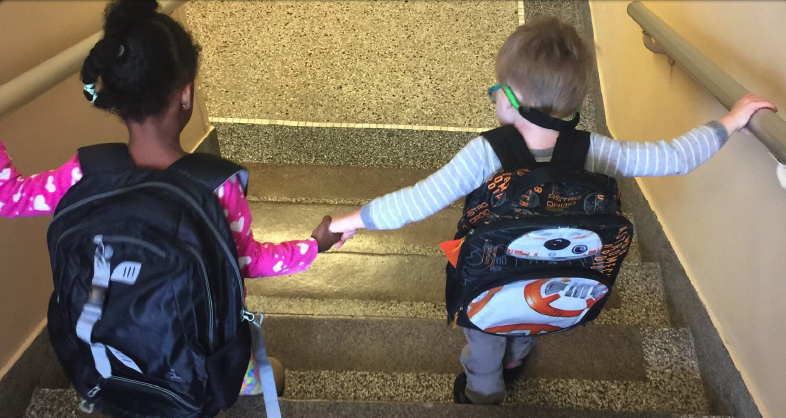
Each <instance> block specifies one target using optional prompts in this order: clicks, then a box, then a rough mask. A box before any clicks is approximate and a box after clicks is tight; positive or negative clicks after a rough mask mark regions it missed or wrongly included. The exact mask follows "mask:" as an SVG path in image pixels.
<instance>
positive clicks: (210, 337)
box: [183, 245, 215, 353]
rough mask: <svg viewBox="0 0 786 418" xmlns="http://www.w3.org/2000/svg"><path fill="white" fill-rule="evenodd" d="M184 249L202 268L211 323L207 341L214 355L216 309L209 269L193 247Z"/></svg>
mask: <svg viewBox="0 0 786 418" xmlns="http://www.w3.org/2000/svg"><path fill="white" fill-rule="evenodd" d="M183 247H184V248H185V249H186V250H188V252H190V253H191V254H193V255H194V258H195V259H196V260H197V261H198V262H199V266H200V267H201V268H202V278H203V279H204V282H205V291H206V292H207V305H208V318H209V321H210V322H209V326H208V328H207V329H208V335H207V340H208V344H209V345H210V352H211V353H213V351H214V350H215V346H214V341H213V334H214V332H213V328H214V326H215V325H214V322H213V316H214V312H215V309H214V308H213V292H212V291H211V290H210V280H209V279H208V275H207V267H205V262H204V260H202V257H200V255H199V253H197V251H196V250H195V249H194V248H193V247H191V246H189V245H184V246H183Z"/></svg>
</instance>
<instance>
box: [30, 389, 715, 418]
mask: <svg viewBox="0 0 786 418" xmlns="http://www.w3.org/2000/svg"><path fill="white" fill-rule="evenodd" d="M79 401H80V397H79V395H78V394H77V393H76V392H75V391H74V390H73V389H36V391H35V393H34V395H33V398H32V400H31V402H30V406H29V408H28V409H27V412H26V414H25V418H55V417H56V418H75V417H76V404H77V403H78V402H79ZM280 402H281V411H282V415H283V416H285V417H320V418H367V417H390V418H518V417H522V416H525V417H529V418H607V417H608V418H629V417H630V418H730V417H722V416H703V415H702V416H699V415H691V416H690V417H688V416H687V415H677V414H669V413H657V412H640V413H634V414H631V413H630V412H614V411H597V410H595V411H592V410H589V411H578V410H571V409H553V408H536V407H529V406H507V407H495V406H472V407H467V406H463V405H454V404H450V403H433V402H427V403H417V402H397V403H392V402H377V401H367V402H353V401H341V400H296V399H287V398H285V399H281V401H280ZM264 411H265V406H264V399H263V397H261V396H248V397H245V396H244V397H240V398H239V399H238V401H237V403H235V406H233V407H232V408H231V409H229V410H227V411H224V412H223V413H221V414H220V415H219V417H220V418H251V417H260V418H261V417H264V416H266V415H265V412H264Z"/></svg>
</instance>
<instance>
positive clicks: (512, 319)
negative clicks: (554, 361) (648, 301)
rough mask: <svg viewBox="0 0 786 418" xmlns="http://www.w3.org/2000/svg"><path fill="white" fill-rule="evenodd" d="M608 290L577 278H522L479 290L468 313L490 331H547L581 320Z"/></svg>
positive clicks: (539, 332) (510, 332)
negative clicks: (479, 292) (483, 290)
mask: <svg viewBox="0 0 786 418" xmlns="http://www.w3.org/2000/svg"><path fill="white" fill-rule="evenodd" d="M607 293H608V288H607V287H606V286H605V285H603V284H602V283H599V282H597V281H595V280H591V279H585V278H580V277H557V278H548V279H536V280H521V281H518V282H513V283H509V284H506V285H504V286H499V287H495V288H493V289H490V290H488V291H486V292H483V293H481V294H480V295H478V297H477V298H475V299H474V300H473V301H472V302H471V303H470V304H469V309H468V310H467V316H468V317H469V320H470V322H472V323H473V324H474V325H475V326H477V327H478V328H480V329H482V330H483V331H485V332H489V333H494V334H514V335H515V334H523V335H536V334H541V333H550V332H556V331H560V330H562V329H565V328H568V327H570V326H572V325H575V324H576V323H578V322H579V321H581V318H583V317H584V315H585V314H586V313H587V311H588V310H589V309H590V308H591V307H592V306H593V305H595V303H597V302H598V301H599V300H601V299H602V298H603V297H604V296H605V295H606V294H607Z"/></svg>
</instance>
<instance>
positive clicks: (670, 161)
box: [330, 17, 777, 404]
mask: <svg viewBox="0 0 786 418" xmlns="http://www.w3.org/2000/svg"><path fill="white" fill-rule="evenodd" d="M594 69H595V56H594V51H593V49H592V47H591V46H590V45H589V44H588V43H587V42H586V41H584V40H583V39H582V38H581V37H580V36H579V35H578V34H577V33H576V30H575V29H574V28H573V27H571V26H569V25H567V24H565V23H562V22H560V21H559V20H558V19H556V18H553V17H543V18H538V19H533V20H531V21H530V22H528V23H527V24H526V25H523V26H520V27H519V28H518V29H516V31H515V32H514V33H513V34H512V35H511V36H510V37H509V38H508V39H507V40H506V41H505V43H504V45H503V46H502V48H501V49H500V51H499V54H498V55H497V64H496V75H497V81H498V82H499V84H498V85H496V86H494V87H492V88H490V89H489V97H490V99H491V101H492V103H495V104H496V114H497V118H498V120H499V122H500V124H502V125H513V126H514V127H515V128H516V129H517V130H518V132H519V133H520V134H521V135H522V136H523V137H524V138H525V139H524V141H525V143H526V146H527V147H528V148H529V150H530V151H531V153H532V155H533V156H534V157H535V159H536V160H537V161H539V162H543V161H549V160H550V159H551V155H552V152H553V149H554V145H555V143H556V139H557V137H558V135H559V132H558V131H556V130H552V129H547V128H544V127H541V126H539V125H537V124H535V123H533V122H530V120H529V119H528V118H525V117H524V114H525V113H527V109H535V110H537V111H540V112H542V113H543V114H545V116H546V117H547V118H548V117H549V116H550V117H551V118H564V117H567V116H570V115H572V114H573V113H574V112H575V109H577V108H578V107H579V106H580V105H581V103H582V102H583V100H584V96H585V95H586V92H587V87H588V84H589V82H590V80H591V77H592V75H593V71H594ZM761 108H769V109H772V110H773V111H777V109H776V108H775V106H774V105H773V104H771V103H769V102H768V101H767V100H766V99H764V98H762V97H759V96H754V95H746V96H745V97H743V98H742V99H741V100H740V101H739V102H737V103H736V104H735V105H734V107H733V108H732V110H731V111H730V112H729V113H728V114H727V115H726V116H724V117H722V118H721V119H719V120H718V121H712V122H709V123H707V124H706V125H703V126H701V127H698V128H696V129H693V130H691V131H690V132H688V133H686V134H685V135H683V136H681V137H678V138H675V139H672V140H671V141H658V142H648V143H640V142H628V141H615V140H613V139H611V138H607V137H604V136H602V135H598V134H594V133H593V134H592V135H591V141H590V149H589V152H588V154H587V158H586V163H585V168H586V170H588V171H593V172H598V173H603V174H606V175H609V176H667V175H675V174H686V173H688V172H690V171H691V170H693V169H695V168H696V167H698V166H699V165H701V164H703V163H704V162H706V161H707V160H708V159H709V158H710V157H711V156H712V155H713V154H714V153H715V152H717V151H718V150H719V149H720V148H721V147H722V146H723V145H724V144H725V143H726V141H727V139H728V137H729V135H730V134H732V133H733V132H736V131H738V130H740V129H742V128H743V127H744V126H745V125H746V124H747V123H748V120H749V119H750V117H751V115H753V113H754V112H756V111H757V110H758V109H761ZM501 168H502V165H501V163H500V161H499V159H498V158H497V156H496V154H495V152H494V150H493V149H492V147H491V145H490V144H489V142H488V141H487V140H486V139H485V138H483V137H482V136H481V137H478V138H476V139H474V140H472V141H471V142H470V143H469V144H468V145H467V146H466V147H465V148H464V149H462V150H461V151H460V152H459V153H458V154H457V155H456V156H455V157H454V158H453V160H452V161H451V162H450V163H448V164H447V165H446V166H444V167H442V168H441V169H440V170H439V171H437V172H436V173H434V174H433V175H431V176H429V177H428V178H426V179H424V180H422V181H420V182H419V183H417V184H416V185H415V186H413V187H408V188H404V189H401V190H399V191H396V192H393V193H390V194H388V195H385V196H383V197H380V198H377V199H375V200H374V201H372V202H371V203H370V204H368V205H366V206H364V207H363V208H361V209H360V210H359V211H358V212H355V213H354V214H352V215H349V216H346V217H344V218H340V219H336V220H334V221H333V223H332V224H331V226H330V229H331V231H332V232H341V233H344V241H346V239H348V238H350V237H351V236H352V235H353V234H354V233H355V232H356V231H357V230H358V229H360V228H368V229H397V228H400V227H402V226H404V225H406V224H408V223H410V222H415V221H419V220H422V219H424V218H426V217H428V216H431V215H433V214H434V213H436V212H438V211H439V210H441V209H443V208H445V207H447V206H448V205H450V204H451V203H453V202H454V201H456V200H457V199H459V198H461V197H463V196H465V195H467V194H468V193H471V192H472V191H473V190H474V189H476V188H478V187H479V186H480V185H481V184H483V182H485V181H486V180H488V179H489V178H491V177H492V176H493V175H494V174H495V173H497V172H498V171H499V170H500V169H501ZM338 246H340V245H337V247H338ZM449 283H450V282H449ZM448 293H450V292H448ZM448 302H449V301H448ZM464 333H465V335H466V337H467V341H468V344H467V346H466V347H465V348H464V351H463V352H462V354H461V363H462V365H463V366H464V370H465V372H466V373H462V374H460V375H459V376H458V377H457V378H456V382H455V385H454V399H455V401H456V402H457V403H474V404H496V403H500V402H502V400H503V399H504V398H505V383H506V381H508V382H509V381H510V380H512V379H513V378H515V376H517V375H518V374H519V372H520V370H521V369H522V367H523V360H524V359H525V358H526V356H527V355H528V354H529V352H530V351H531V350H532V347H533V345H534V339H533V338H532V337H529V336H517V337H505V336H497V335H491V334H486V333H483V332H481V331H476V330H472V329H468V328H465V329H464Z"/></svg>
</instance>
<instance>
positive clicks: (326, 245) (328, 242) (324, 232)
mask: <svg viewBox="0 0 786 418" xmlns="http://www.w3.org/2000/svg"><path fill="white" fill-rule="evenodd" d="M331 221H332V219H331V218H330V216H325V217H324V218H322V222H321V223H320V224H319V225H318V226H317V228H316V229H314V232H312V233H311V238H314V239H315V240H316V241H317V247H319V252H321V253H324V252H325V251H327V250H329V249H330V248H331V247H333V245H335V244H336V243H337V242H339V241H341V239H342V237H341V234H334V233H332V232H330V222H331ZM342 244H343V241H342ZM336 248H338V247H336Z"/></svg>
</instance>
